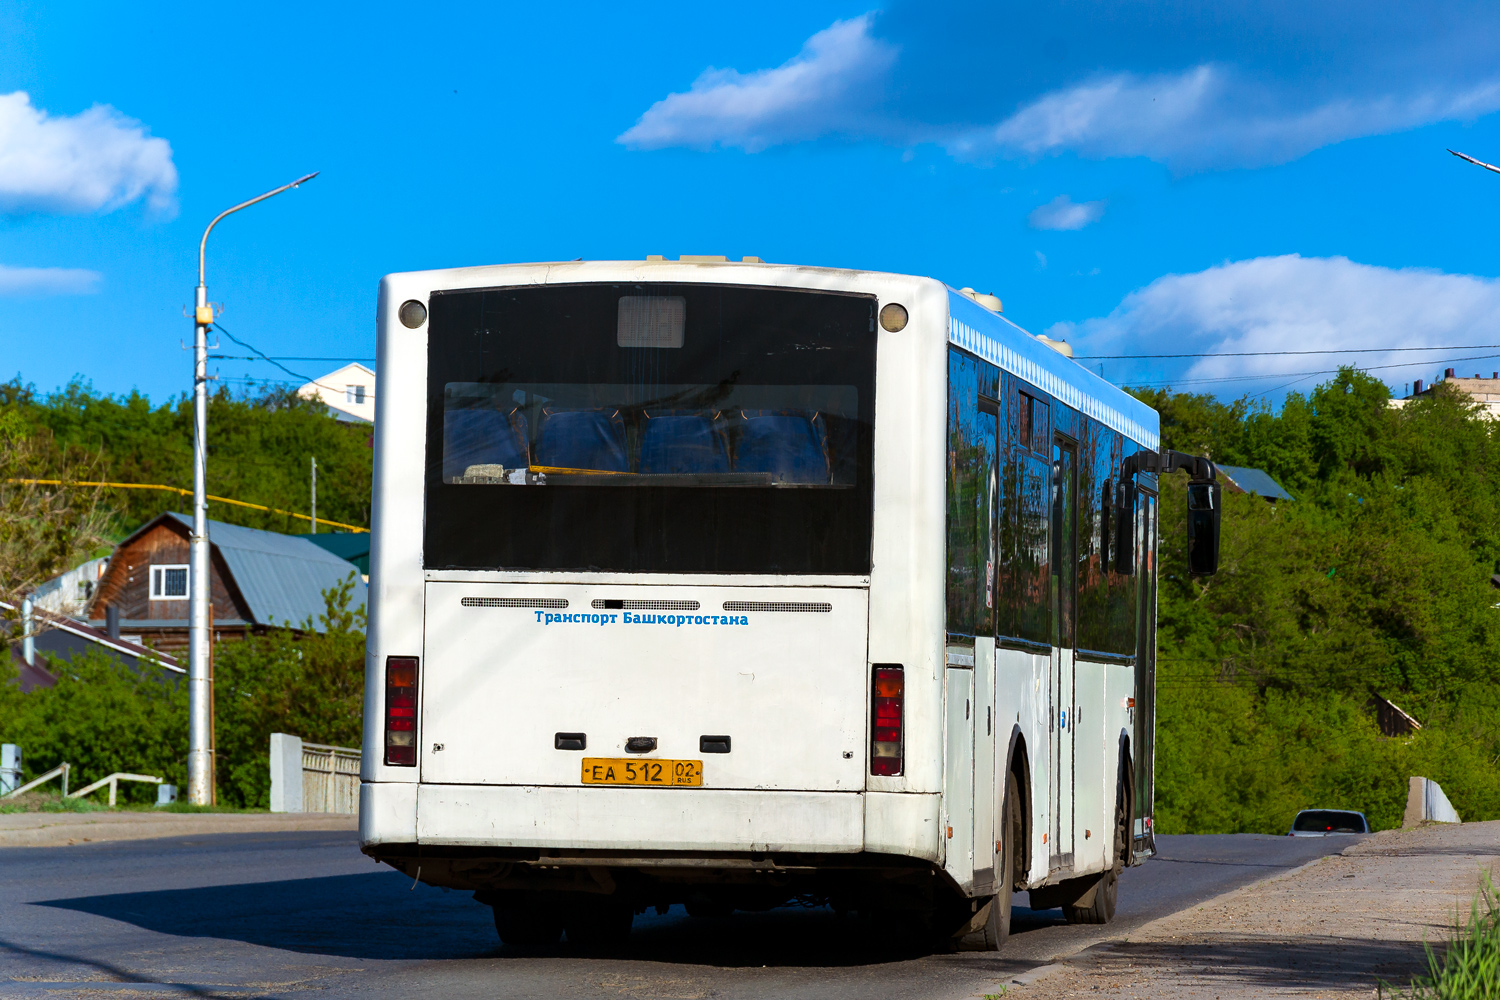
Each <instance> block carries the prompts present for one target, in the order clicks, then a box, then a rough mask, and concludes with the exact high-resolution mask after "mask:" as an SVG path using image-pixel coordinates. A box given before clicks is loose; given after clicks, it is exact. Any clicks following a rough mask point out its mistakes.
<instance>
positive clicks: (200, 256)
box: [198, 170, 323, 288]
mask: <svg viewBox="0 0 1500 1000" xmlns="http://www.w3.org/2000/svg"><path fill="white" fill-rule="evenodd" d="M322 172H323V171H321V170H314V171H313V172H312V173H310V174H308V175H307V176H305V177H299V178H297V179H296V180H294V181H292V182H291V183H290V184H283V185H281V187H279V188H277V189H275V190H274V191H267V192H266V193H265V194H263V195H258V196H257V197H254V198H251V199H250V200H249V201H242V202H240V203H239V204H238V205H236V206H234V207H233V208H226V209H225V210H224V211H222V212H220V213H219V214H218V215H216V216H214V221H212V222H210V223H209V224H208V228H206V229H204V230H203V239H201V240H199V241H198V287H199V288H202V287H203V253H204V250H205V249H207V247H208V234H209V233H211V232H212V231H213V228H214V226H217V225H218V224H219V220H220V219H222V218H224V216H226V215H233V214H234V213H235V212H238V211H239V210H240V209H242V208H249V207H250V206H251V205H254V204H255V203H257V202H261V201H265V200H266V199H267V198H270V197H273V196H274V195H278V194H280V193H281V192H283V191H287V190H290V189H291V188H294V187H297V186H299V185H302V184H306V183H307V182H308V181H310V180H312V179H313V178H314V177H316V176H318V175H319V174H321V173H322Z"/></svg>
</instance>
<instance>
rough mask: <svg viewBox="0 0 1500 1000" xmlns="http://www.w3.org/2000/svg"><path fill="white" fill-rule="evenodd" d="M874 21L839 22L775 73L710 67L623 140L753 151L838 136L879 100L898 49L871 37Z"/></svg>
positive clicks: (636, 144)
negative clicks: (853, 118)
mask: <svg viewBox="0 0 1500 1000" xmlns="http://www.w3.org/2000/svg"><path fill="white" fill-rule="evenodd" d="M870 23H871V15H870V14H865V15H862V16H860V17H856V18H852V19H850V20H847V21H835V22H834V23H833V24H832V25H831V26H829V27H827V28H825V29H823V30H822V31H820V32H818V33H817V34H815V35H813V36H812V37H811V38H809V39H808V40H807V43H806V44H805V45H803V47H802V51H801V52H800V53H798V54H797V55H796V56H795V57H794V58H792V59H790V60H788V61H787V62H785V63H783V64H782V65H781V66H778V67H777V68H775V69H763V70H757V71H755V72H753V73H740V72H738V71H737V70H733V69H708V70H705V71H704V72H703V74H702V75H700V76H699V77H698V79H697V80H695V81H693V85H692V88H691V89H689V90H688V91H687V92H685V93H676V94H669V95H668V96H667V97H666V98H664V99H663V100H660V101H657V102H656V103H655V104H653V105H652V106H651V107H650V108H648V109H647V110H646V113H645V114H643V115H641V117H640V120H639V121H637V122H636V123H635V125H633V126H632V127H631V128H630V129H628V130H627V131H626V132H625V133H624V134H623V135H621V136H620V137H619V138H618V140H616V141H618V142H621V143H623V144H624V145H626V146H629V147H631V148H633V149H661V148H663V147H666V146H689V147H694V148H707V147H709V146H713V145H721V146H739V147H742V148H744V149H746V150H748V151H750V152H756V151H759V150H762V149H765V148H766V147H767V146H770V145H774V144H776V143H783V142H796V141H799V140H802V139H812V138H816V137H817V136H820V135H824V134H828V133H830V132H838V131H841V130H843V129H845V128H846V127H849V126H850V125H853V124H854V123H853V122H852V121H851V120H850V118H851V110H852V109H855V108H858V107H859V106H860V105H862V104H866V105H867V104H868V103H869V102H871V101H872V100H873V99H874V98H875V97H877V96H878V93H877V92H878V90H879V86H880V81H881V79H882V78H883V77H884V76H885V74H886V73H887V71H888V70H889V69H890V68H891V66H892V65H893V64H894V63H895V59H896V50H895V49H894V48H893V47H892V46H890V45H888V44H886V43H885V42H881V41H878V40H877V39H875V38H874V37H872V36H871V34H870Z"/></svg>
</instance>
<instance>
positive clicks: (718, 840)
mask: <svg viewBox="0 0 1500 1000" xmlns="http://www.w3.org/2000/svg"><path fill="white" fill-rule="evenodd" d="M863 799H864V794H863V793H861V792H790V791H786V792H783V791H755V790H736V789H704V788H697V789H691V790H689V789H675V788H660V789H658V788H581V787H578V788H569V787H549V786H536V785H431V784H421V785H418V784H405V783H402V784H397V783H375V782H367V783H365V784H364V785H362V786H361V788H360V841H361V843H362V844H364V845H366V846H371V845H375V844H381V843H388V844H396V843H408V844H410V843H416V844H423V845H432V846H445V847H506V848H550V849H560V850H569V849H572V850H610V851H750V852H770V851H804V852H817V853H855V852H858V851H862V850H864V846H865V845H864V821H865V806H864V801H863Z"/></svg>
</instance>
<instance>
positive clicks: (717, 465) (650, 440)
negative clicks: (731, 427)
mask: <svg viewBox="0 0 1500 1000" xmlns="http://www.w3.org/2000/svg"><path fill="white" fill-rule="evenodd" d="M718 416H719V415H718V414H717V413H709V412H704V411H701V410H657V411H655V412H651V411H649V410H648V411H647V412H646V413H645V414H644V418H643V420H642V422H641V471H642V472H644V473H647V474H652V473H655V474H662V473H669V474H670V473H676V474H679V475H681V474H684V473H716V472H728V471H729V448H728V445H727V444H726V442H725V440H724V433H723V431H722V430H721V429H720V428H719V426H718V419H717V418H718Z"/></svg>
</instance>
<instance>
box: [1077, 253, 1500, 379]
mask: <svg viewBox="0 0 1500 1000" xmlns="http://www.w3.org/2000/svg"><path fill="white" fill-rule="evenodd" d="M1496 329H1500V280H1496V279H1494V278H1483V277H1474V276H1471V275H1463V274H1444V273H1442V272H1438V271H1430V270H1425V269H1422V268H1400V269H1395V268H1386V267H1375V266H1372V265H1369V264H1359V263H1355V262H1354V261H1351V260H1349V259H1348V258H1346V257H1302V256H1299V255H1297V254H1288V255H1286V256H1281V257H1256V258H1253V259H1251V260H1242V261H1235V262H1232V263H1226V264H1221V265H1219V266H1217V267H1211V268H1209V269H1207V270H1205V271H1199V272H1197V273H1195V274H1169V275H1165V276H1164V277H1161V278H1158V279H1156V280H1155V281H1153V282H1152V283H1151V284H1149V285H1147V286H1146V287H1145V288H1142V289H1138V290H1137V291H1134V292H1131V293H1130V294H1129V295H1127V296H1126V297H1125V298H1124V300H1122V301H1121V302H1120V304H1119V305H1118V306H1117V307H1116V308H1115V309H1114V310H1113V311H1112V312H1111V313H1110V314H1109V315H1108V316H1103V317H1099V318H1097V319H1091V320H1087V321H1085V322H1083V323H1079V324H1072V323H1059V324H1057V325H1056V326H1054V327H1053V328H1052V329H1051V330H1049V331H1048V335H1049V336H1053V337H1060V338H1062V339H1069V340H1072V341H1074V342H1075V344H1077V345H1079V353H1080V354H1081V355H1101V354H1132V353H1138V354H1164V353H1194V352H1228V351H1257V352H1267V351H1268V352H1275V351H1311V350H1323V349H1351V348H1359V349H1366V348H1385V347H1421V346H1424V345H1433V346H1439V345H1440V346H1453V345H1461V344H1489V343H1494V342H1495V340H1494V331H1495V330H1496ZM1481 353H1483V352H1481V351H1472V352H1436V353H1433V354H1422V353H1399V352H1384V351H1382V352H1374V353H1368V354H1358V355H1344V356H1338V355H1305V354H1304V355H1289V354H1262V355H1259V356H1255V357H1233V358H1202V359H1199V360H1197V361H1195V362H1193V363H1192V364H1191V366H1190V367H1189V368H1188V369H1187V371H1186V372H1184V373H1183V374H1182V375H1181V377H1180V378H1181V380H1182V381H1183V382H1186V381H1187V380H1190V379H1231V380H1233V379H1240V378H1244V377H1247V376H1271V375H1290V374H1294V373H1302V372H1310V371H1315V370H1325V369H1330V368H1336V367H1337V366H1338V365H1339V364H1340V363H1344V364H1349V363H1354V364H1356V365H1358V366H1359V367H1362V368H1364V367H1378V368H1379V370H1377V371H1375V372H1374V374H1375V375H1376V376H1377V377H1380V378H1382V379H1384V380H1386V381H1394V382H1399V381H1401V380H1403V379H1405V380H1409V379H1411V378H1413V377H1416V378H1423V377H1431V376H1432V375H1434V374H1436V373H1437V372H1438V371H1440V370H1441V369H1442V368H1444V367H1447V366H1450V365H1454V364H1458V365H1461V366H1468V367H1469V373H1472V372H1474V371H1478V370H1479V367H1477V366H1482V365H1485V364H1489V362H1488V361H1487V360H1485V359H1482V358H1480V359H1477V360H1472V361H1463V362H1461V361H1458V358H1460V357H1470V356H1471V355H1478V354H1481ZM1445 354H1446V356H1445ZM1151 364H1152V365H1153V366H1158V365H1160V362H1152V363H1151ZM1390 365H1396V366H1400V367H1395V368H1387V367H1384V366H1390ZM1495 367H1497V365H1495V364H1490V370H1494V368H1495ZM1173 370H1180V369H1177V368H1176V367H1175V364H1174V366H1173ZM1122 377H1124V378H1126V380H1127V381H1128V380H1129V376H1128V375H1122ZM1232 385H1233V383H1232V382H1230V383H1228V384H1226V385H1225V389H1227V390H1230V391H1232Z"/></svg>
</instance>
